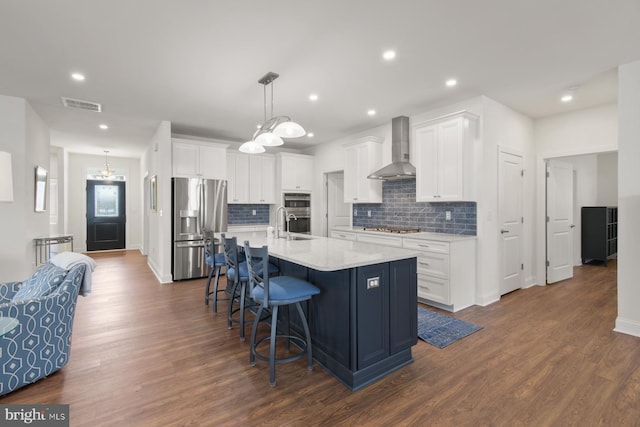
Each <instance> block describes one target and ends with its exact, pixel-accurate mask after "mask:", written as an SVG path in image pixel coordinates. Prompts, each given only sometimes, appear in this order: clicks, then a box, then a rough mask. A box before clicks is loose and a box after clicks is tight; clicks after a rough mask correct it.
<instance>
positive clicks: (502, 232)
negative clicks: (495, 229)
mask: <svg viewBox="0 0 640 427" xmlns="http://www.w3.org/2000/svg"><path fill="white" fill-rule="evenodd" d="M508 232H509V230H504V229H502V230H500V234H504V233H508Z"/></svg>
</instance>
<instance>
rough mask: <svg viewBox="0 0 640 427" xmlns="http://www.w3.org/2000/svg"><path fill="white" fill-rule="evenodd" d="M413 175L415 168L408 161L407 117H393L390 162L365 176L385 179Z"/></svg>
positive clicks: (403, 177)
mask: <svg viewBox="0 0 640 427" xmlns="http://www.w3.org/2000/svg"><path fill="white" fill-rule="evenodd" d="M415 177H416V168H415V166H413V165H412V164H411V163H409V117H406V116H399V117H395V118H393V119H392V120H391V164H389V165H387V166H385V167H383V168H382V169H378V170H377V171H375V172H373V173H372V174H371V175H369V176H368V177H367V178H369V179H380V180H385V181H387V180H396V179H409V178H415Z"/></svg>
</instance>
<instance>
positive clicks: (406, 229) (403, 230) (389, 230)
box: [364, 226, 420, 234]
mask: <svg viewBox="0 0 640 427" xmlns="http://www.w3.org/2000/svg"><path fill="white" fill-rule="evenodd" d="M364 231H381V232H383V233H399V234H404V233H419V232H420V229H419V228H411V227H387V226H379V227H364Z"/></svg>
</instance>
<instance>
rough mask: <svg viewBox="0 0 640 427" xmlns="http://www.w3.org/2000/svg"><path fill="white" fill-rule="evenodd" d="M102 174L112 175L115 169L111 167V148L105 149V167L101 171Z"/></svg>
mask: <svg viewBox="0 0 640 427" xmlns="http://www.w3.org/2000/svg"><path fill="white" fill-rule="evenodd" d="M100 173H101V174H102V176H111V175H113V171H112V170H111V169H110V168H109V150H104V169H102V170H101V171H100Z"/></svg>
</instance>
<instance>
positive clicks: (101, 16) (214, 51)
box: [0, 0, 640, 157]
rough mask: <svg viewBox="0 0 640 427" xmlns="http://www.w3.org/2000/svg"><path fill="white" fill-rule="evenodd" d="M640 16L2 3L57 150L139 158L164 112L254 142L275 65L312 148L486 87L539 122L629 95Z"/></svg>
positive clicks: (0, 85)
mask: <svg viewBox="0 0 640 427" xmlns="http://www.w3.org/2000/svg"><path fill="white" fill-rule="evenodd" d="M639 21H640V2H639V1H638V0H616V1H613V2H603V1H601V0H563V1H557V0H553V1H551V0H538V1H514V0H485V1H482V2H479V1H461V0H430V1H427V0H415V1H411V0H396V1H393V2H391V1H384V2H383V1H377V0H375V1H372V0H349V1H345V0H324V1H311V0H281V1H279V0H274V1H271V2H256V1H254V2H249V1H246V0H245V1H243V0H234V1H207V0H180V1H178V0H173V1H171V0H136V1H131V0H109V1H96V0H58V1H55V2H54V1H50V0H39V1H36V0H3V1H2V2H0V58H1V62H2V65H1V66H0V94H3V95H10V96H18V97H23V98H26V99H27V100H28V101H29V102H30V103H31V105H33V107H34V108H35V110H36V111H37V112H38V114H39V115H40V116H41V117H42V118H43V119H44V120H45V122H46V123H47V124H48V125H49V126H50V128H51V130H52V143H53V144H55V145H61V146H65V147H67V148H68V149H69V150H70V151H72V152H83V153H94V154H102V152H103V150H105V149H108V150H110V151H111V154H112V155H114V156H125V157H128V156H134V157H137V156H140V155H141V153H142V152H143V150H144V149H145V147H146V146H147V144H148V142H149V139H150V138H151V136H152V135H153V133H154V131H155V129H156V127H157V126H158V124H159V122H160V121H161V120H168V121H171V122H172V131H173V132H174V133H177V134H182V135H192V136H196V137H204V138H216V139H225V140H231V141H238V142H243V141H246V140H247V139H249V138H250V137H251V135H252V134H253V131H254V130H255V128H256V125H257V124H259V123H261V122H262V121H263V101H264V100H263V86H262V85H260V84H258V79H260V77H262V76H263V75H264V74H265V73H267V72H268V71H273V72H276V73H279V74H280V78H279V79H277V80H276V81H275V83H274V115H289V116H291V117H292V118H293V119H294V120H295V121H297V122H299V123H300V124H302V125H303V126H304V127H305V129H306V130H307V131H310V132H313V133H314V135H315V136H314V137H313V138H307V137H303V138H300V139H296V140H288V141H287V142H286V147H289V148H295V149H300V148H304V147H307V146H310V145H313V144H319V143H323V142H327V141H331V140H334V139H336V138H339V137H342V136H345V135H349V134H351V133H355V132H359V131H363V130H366V129H369V128H372V127H375V126H379V125H382V124H385V123H389V122H390V120H391V118H392V117H395V116H397V115H412V114H416V113H420V112H424V111H427V110H428V109H430V108H433V107H436V106H441V105H444V104H448V103H452V102H456V101H459V100H462V99H466V98H470V97H473V96H478V95H486V96H488V97H491V98H493V99H495V100H496V101H498V102H501V103H503V104H505V105H508V106H509V107H511V108H513V109H515V110H517V111H520V112H522V113H524V114H526V115H528V116H530V117H532V118H538V117H543V116H547V115H551V114H558V113H561V112H565V111H569V110H572V109H579V108H586V107H590V106H593V105H598V104H602V103H610V102H615V100H616V99H617V71H616V67H617V65H618V64H623V63H627V62H631V61H635V60H638V59H640V43H638V40H640V25H638V24H637V23H638V22H639ZM387 49H394V50H395V51H396V53H397V55H396V58H395V59H394V60H393V61H385V60H384V59H382V53H383V52H384V51H385V50H387ZM72 72H81V73H83V74H85V76H86V80H85V81H84V82H76V81H74V80H72V79H71V78H70V74H71V73H72ZM449 78H456V79H457V80H458V85H457V86H455V87H453V88H448V87H446V86H445V84H444V82H445V81H446V80H447V79H449ZM568 90H571V91H572V92H573V95H574V100H573V101H572V102H571V103H562V102H560V96H561V95H563V94H564V93H565V92H566V91H568ZM311 93H316V94H317V95H318V97H319V98H318V100H317V101H315V102H312V101H310V100H309V98H308V96H309V94H311ZM62 96H65V97H71V98H77V99H82V100H88V101H93V102H98V103H101V104H102V106H103V112H101V113H94V112H88V111H83V110H74V109H69V108H65V107H63V106H62V104H61V97H62ZM369 109H375V110H376V112H377V114H376V115H375V116H368V115H367V110H369ZM100 123H105V124H107V125H108V126H109V129H108V130H106V131H104V130H100V129H99V128H98V124H100Z"/></svg>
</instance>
